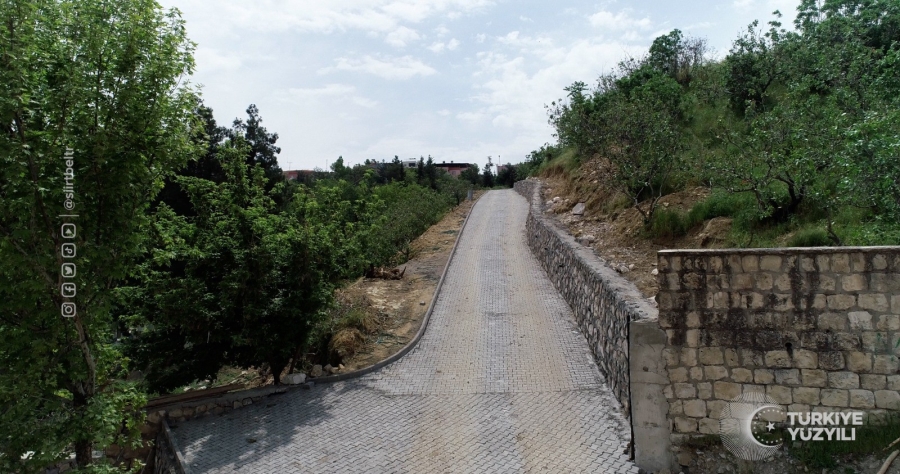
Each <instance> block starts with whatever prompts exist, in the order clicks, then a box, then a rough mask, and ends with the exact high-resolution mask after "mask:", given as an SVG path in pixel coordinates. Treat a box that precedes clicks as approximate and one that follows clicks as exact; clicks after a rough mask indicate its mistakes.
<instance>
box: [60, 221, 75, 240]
mask: <svg viewBox="0 0 900 474" xmlns="http://www.w3.org/2000/svg"><path fill="white" fill-rule="evenodd" d="M62 236H63V238H64V239H74V238H75V224H72V223H66V224H63V225H62Z"/></svg>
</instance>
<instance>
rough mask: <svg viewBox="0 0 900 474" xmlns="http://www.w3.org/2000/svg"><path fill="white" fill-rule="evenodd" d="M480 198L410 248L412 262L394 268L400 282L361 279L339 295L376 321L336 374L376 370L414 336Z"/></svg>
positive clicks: (466, 203) (465, 204) (461, 207)
mask: <svg viewBox="0 0 900 474" xmlns="http://www.w3.org/2000/svg"><path fill="white" fill-rule="evenodd" d="M482 194H484V191H479V192H476V193H475V200H473V201H464V202H463V203H462V204H460V205H459V206H457V207H456V208H455V209H453V210H451V211H450V212H448V213H447V215H445V216H444V218H443V219H441V221H440V222H438V223H437V224H435V225H433V226H431V227H430V228H429V229H428V230H427V231H425V233H424V234H422V235H421V236H419V238H417V239H416V240H415V241H414V242H413V243H412V252H411V254H412V255H413V258H412V259H410V260H409V261H408V262H406V263H404V264H401V265H399V268H404V267H405V268H406V273H404V275H403V278H402V279H400V280H383V279H377V278H360V279H358V280H357V281H355V282H353V283H352V284H350V285H348V286H346V287H344V288H342V289H341V290H339V292H338V293H339V294H338V295H337V296H338V298H344V299H348V300H354V301H360V300H363V301H366V302H367V304H368V305H369V306H370V308H371V309H373V310H375V311H376V312H377V314H378V315H379V317H378V318H377V319H378V320H379V321H380V324H379V328H378V330H377V331H375V332H374V333H373V334H370V335H367V336H365V341H364V342H363V343H362V346H361V347H360V348H359V350H357V351H356V354H354V355H353V356H351V357H350V358H348V359H346V360H344V361H343V362H342V363H343V364H344V369H343V370H341V372H350V371H353V370H358V369H363V368H366V367H368V366H370V365H373V364H376V363H378V362H380V361H382V360H384V359H386V358H388V357H390V356H391V355H393V354H395V353H396V352H397V351H399V350H400V349H401V348H402V347H403V346H405V345H406V344H407V343H408V342H409V341H410V340H412V338H413V337H414V336H415V335H416V332H417V331H418V330H419V327H420V326H421V325H422V319H423V317H424V316H425V311H427V310H428V306H429V305H430V304H431V299H432V298H433V297H434V290H435V289H436V288H437V284H438V282H439V281H440V279H441V273H442V272H443V271H444V266H445V265H446V264H447V259H448V258H449V257H450V251H451V250H452V249H453V244H454V243H455V242H456V237H457V236H458V235H459V232H460V230H461V229H462V225H463V222H465V219H466V216H467V215H468V214H469V211H470V210H471V209H472V206H474V205H475V203H476V202H477V201H478V198H479V197H480V196H481V195H482Z"/></svg>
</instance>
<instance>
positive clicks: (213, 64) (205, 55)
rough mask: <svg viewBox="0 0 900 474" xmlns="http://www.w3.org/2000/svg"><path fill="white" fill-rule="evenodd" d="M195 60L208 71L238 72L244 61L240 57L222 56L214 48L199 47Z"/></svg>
mask: <svg viewBox="0 0 900 474" xmlns="http://www.w3.org/2000/svg"><path fill="white" fill-rule="evenodd" d="M194 58H195V60H196V61H197V64H198V65H200V66H202V67H203V68H204V69H205V70H208V71H236V70H238V69H240V68H241V66H242V65H243V61H242V60H241V58H240V57H239V56H236V55H227V54H222V53H220V52H219V51H218V50H216V49H214V48H205V47H202V46H200V47H198V48H197V51H196V53H194Z"/></svg>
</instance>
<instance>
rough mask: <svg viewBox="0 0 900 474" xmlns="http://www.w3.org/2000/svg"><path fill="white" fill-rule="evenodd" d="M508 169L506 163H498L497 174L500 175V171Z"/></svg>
mask: <svg viewBox="0 0 900 474" xmlns="http://www.w3.org/2000/svg"><path fill="white" fill-rule="evenodd" d="M505 170H506V165H497V176H500V173H502V172H503V171H505Z"/></svg>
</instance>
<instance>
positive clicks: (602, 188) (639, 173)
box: [517, 0, 900, 247]
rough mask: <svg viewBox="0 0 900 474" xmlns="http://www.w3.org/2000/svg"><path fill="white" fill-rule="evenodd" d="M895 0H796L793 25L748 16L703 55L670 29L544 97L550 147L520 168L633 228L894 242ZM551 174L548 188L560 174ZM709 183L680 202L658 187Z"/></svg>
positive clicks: (813, 241)
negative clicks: (715, 52)
mask: <svg viewBox="0 0 900 474" xmlns="http://www.w3.org/2000/svg"><path fill="white" fill-rule="evenodd" d="M898 41H900V4H897V3H896V2H887V1H874V0H873V1H865V2H862V1H826V2H824V3H823V4H821V5H815V4H813V3H812V2H803V4H802V5H801V6H800V7H799V10H798V16H797V20H796V22H795V30H794V31H787V30H786V29H784V28H783V27H782V25H781V24H780V23H778V22H772V23H770V24H769V25H767V26H766V27H761V26H760V25H759V24H757V23H753V24H751V25H750V26H749V27H748V28H747V30H746V31H745V32H744V33H743V34H741V35H740V37H738V38H737V39H735V41H734V43H733V46H732V49H731V51H730V52H729V54H728V55H727V56H726V57H725V58H724V59H722V60H718V61H715V60H710V59H709V58H708V54H707V51H706V43H705V41H704V40H703V39H699V38H690V37H685V36H683V35H682V33H681V32H680V31H679V30H673V31H672V32H670V33H669V34H667V35H664V36H660V37H659V38H657V39H656V40H654V42H653V45H652V46H651V47H650V50H649V53H648V54H647V55H646V56H645V57H643V58H640V59H634V58H631V59H626V60H623V61H622V62H621V63H620V64H619V67H618V68H617V69H616V70H615V71H614V72H613V73H610V74H606V75H602V76H600V77H599V78H598V79H597V82H596V85H595V86H593V87H588V86H587V85H586V84H585V83H583V82H576V83H574V84H572V85H571V86H569V87H567V88H566V89H565V90H566V92H567V97H566V98H565V99H561V100H558V101H554V102H552V103H551V104H550V106H549V107H548V110H549V120H550V123H551V124H552V125H553V126H554V127H555V129H556V137H557V139H558V141H557V143H556V144H553V145H551V144H546V145H544V146H542V147H541V148H540V149H538V150H536V151H534V152H532V153H531V154H530V155H529V156H528V160H527V161H526V162H525V163H522V164H520V165H518V169H517V175H518V176H520V177H522V176H526V175H539V176H544V177H550V178H560V179H563V181H562V182H561V183H563V184H560V185H559V186H562V188H560V189H558V191H559V192H563V193H564V194H570V195H571V196H572V199H577V200H578V201H583V202H587V203H588V208H589V209H592V210H594V211H595V212H600V213H602V214H609V213H610V212H614V209H616V208H622V207H628V208H631V209H633V210H634V211H636V212H637V213H638V214H639V215H640V219H641V223H642V226H641V229H642V233H643V235H644V237H649V238H655V239H675V238H679V237H683V236H686V235H688V234H689V233H690V232H692V231H693V232H696V231H697V229H698V228H701V227H702V224H703V223H704V222H705V221H708V220H709V219H712V218H716V217H724V218H729V219H731V224H732V225H731V230H730V233H729V235H728V237H727V244H728V245H733V246H739V247H748V246H750V247H765V246H775V245H790V246H821V245H887V244H891V245H896V244H900V107H898V105H900V100H898V98H900V43H898ZM559 186H557V187H559ZM695 187H703V188H707V189H709V190H710V191H711V192H709V193H707V195H706V197H705V198H703V199H702V200H701V201H699V202H695V203H692V205H691V207H690V208H686V209H681V210H679V209H675V208H671V209H670V208H667V207H665V206H661V203H662V202H663V200H662V197H663V196H666V195H669V194H672V193H675V192H678V191H683V190H687V189H693V188H695Z"/></svg>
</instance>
